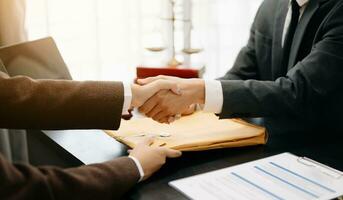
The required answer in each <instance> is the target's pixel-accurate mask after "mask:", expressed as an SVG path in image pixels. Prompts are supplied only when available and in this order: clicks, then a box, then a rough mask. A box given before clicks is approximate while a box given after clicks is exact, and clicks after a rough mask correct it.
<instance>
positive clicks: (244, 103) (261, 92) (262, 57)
mask: <svg viewBox="0 0 343 200" xmlns="http://www.w3.org/2000/svg"><path fill="white" fill-rule="evenodd" d="M288 3H289V0H265V1H264V2H263V3H262V5H261V7H260V8H259V10H258V13H257V15H256V18H255V21H254V23H253V25H252V28H251V34H250V39H249V41H248V44H247V45H246V46H245V47H244V48H243V49H242V50H241V51H240V53H239V55H238V57H237V60H236V62H235V64H234V66H233V68H232V69H231V70H230V71H229V72H228V73H227V74H226V75H225V76H224V77H222V78H220V79H221V83H222V86H223V94H224V105H223V111H222V113H221V114H220V117H222V118H231V117H263V118H264V119H265V125H266V126H267V129H268V131H269V132H270V133H273V134H278V133H280V134H283V133H290V132H302V133H304V134H305V133H311V132H318V131H325V132H340V133H341V134H342V132H343V90H342V89H343V1H341V0H310V1H309V4H308V5H307V8H306V10H305V12H304V14H303V16H302V18H301V20H300V22H299V25H298V28H297V31H296V33H295V36H294V40H293V44H292V48H291V53H290V57H289V65H288V66H283V64H282V53H283V52H282V47H281V38H282V32H283V27H284V22H285V18H286V13H287V9H288Z"/></svg>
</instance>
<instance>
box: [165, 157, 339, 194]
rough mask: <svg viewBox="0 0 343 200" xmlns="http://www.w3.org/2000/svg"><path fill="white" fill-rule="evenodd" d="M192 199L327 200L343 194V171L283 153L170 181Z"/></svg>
mask: <svg viewBox="0 0 343 200" xmlns="http://www.w3.org/2000/svg"><path fill="white" fill-rule="evenodd" d="M169 185H170V186H172V187H173V188H175V189H177V190H178V191H180V192H181V193H183V194H184V195H186V196H187V197H189V198H190V199H194V200H212V199H213V200H230V199H242V200H244V199H253V200H256V199H271V200H272V199H276V200H284V199H290V200H298V199H299V200H302V199H304V200H312V199H316V200H327V199H333V198H336V197H339V196H342V195H343V173H342V172H340V171H338V170H335V169H333V168H330V167H328V166H325V165H323V164H320V163H318V162H315V161H313V160H310V159H308V158H302V157H297V156H295V155H293V154H290V153H283V154H279V155H276V156H272V157H268V158H264V159H261V160H257V161H253V162H248V163H245V164H241V165H237V166H234V167H229V168H225V169H221V170H217V171H213V172H208V173H205V174H201V175H197V176H192V177H189V178H184V179H179V180H176V181H172V182H170V183H169Z"/></svg>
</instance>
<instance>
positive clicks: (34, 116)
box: [0, 72, 124, 129]
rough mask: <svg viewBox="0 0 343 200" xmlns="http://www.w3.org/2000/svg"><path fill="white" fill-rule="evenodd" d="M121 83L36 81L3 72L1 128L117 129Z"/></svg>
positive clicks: (1, 75)
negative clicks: (10, 75) (9, 75)
mask: <svg viewBox="0 0 343 200" xmlns="http://www.w3.org/2000/svg"><path fill="white" fill-rule="evenodd" d="M123 101H124V97H123V85H122V83H119V82H98V81H85V82H77V81H65V80H33V79H30V78H28V77H24V76H16V77H12V78H10V77H8V76H7V75H6V74H5V73H2V72H0V113H1V115H0V127H1V128H15V129H21V128H22V129H86V128H93V129H94V128H98V129H117V128H118V127H119V125H120V119H121V114H122V107H123Z"/></svg>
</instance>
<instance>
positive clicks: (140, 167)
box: [128, 156, 144, 182]
mask: <svg viewBox="0 0 343 200" xmlns="http://www.w3.org/2000/svg"><path fill="white" fill-rule="evenodd" d="M128 157H129V158H131V159H132V160H133V162H135V164H136V166H137V168H138V171H139V175H140V178H139V180H138V182H141V181H142V180H143V178H144V171H143V167H142V165H141V163H140V162H139V161H138V159H137V158H135V157H133V156H128Z"/></svg>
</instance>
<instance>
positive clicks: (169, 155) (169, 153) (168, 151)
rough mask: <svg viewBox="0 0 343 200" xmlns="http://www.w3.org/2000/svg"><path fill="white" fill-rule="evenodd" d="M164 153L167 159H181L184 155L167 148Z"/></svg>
mask: <svg viewBox="0 0 343 200" xmlns="http://www.w3.org/2000/svg"><path fill="white" fill-rule="evenodd" d="M164 152H165V155H166V156H167V158H177V157H180V156H181V155H182V152H181V151H178V150H174V149H168V148H165V149H164Z"/></svg>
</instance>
